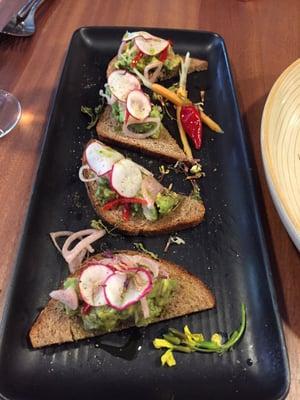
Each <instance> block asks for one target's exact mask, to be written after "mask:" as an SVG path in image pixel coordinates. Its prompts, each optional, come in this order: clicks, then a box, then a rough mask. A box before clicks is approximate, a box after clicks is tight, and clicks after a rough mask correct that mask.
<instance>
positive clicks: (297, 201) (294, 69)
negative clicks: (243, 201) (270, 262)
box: [261, 59, 300, 251]
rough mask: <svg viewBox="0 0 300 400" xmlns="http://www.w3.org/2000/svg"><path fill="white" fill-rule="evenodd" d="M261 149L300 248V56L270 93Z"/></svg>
mask: <svg viewBox="0 0 300 400" xmlns="http://www.w3.org/2000/svg"><path fill="white" fill-rule="evenodd" d="M261 151H262V157H263V164H264V169H265V174H266V178H267V182H268V185H269V189H270V192H271V195H272V198H273V201H274V204H275V207H276V209H277V211H278V214H279V216H280V218H281V220H282V222H283V224H284V226H285V228H286V230H287V231H288V233H289V235H290V237H291V239H292V240H293V242H294V243H295V245H296V247H297V248H298V250H299V251H300V59H298V60H296V61H295V62H294V63H293V64H291V65H290V66H289V67H288V68H287V69H286V70H285V71H284V72H283V73H282V74H281V75H280V76H279V78H278V79H277V81H276V82H275V84H274V85H273V87H272V89H271V91H270V93H269V96H268V98H267V101H266V104H265V107H264V112H263V116H262V123H261Z"/></svg>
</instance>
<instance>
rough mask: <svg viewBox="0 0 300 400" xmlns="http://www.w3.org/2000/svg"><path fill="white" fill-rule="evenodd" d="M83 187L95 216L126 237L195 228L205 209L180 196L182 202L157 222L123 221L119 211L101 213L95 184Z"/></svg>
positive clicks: (191, 199)
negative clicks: (85, 189)
mask: <svg viewBox="0 0 300 400" xmlns="http://www.w3.org/2000/svg"><path fill="white" fill-rule="evenodd" d="M85 185H86V188H87V192H88V195H89V198H90V201H91V203H92V205H93V207H94V210H95V211H96V213H97V215H99V217H100V218H101V219H103V220H104V221H105V222H107V223H108V224H110V225H112V226H115V227H116V228H117V229H118V230H119V231H120V232H123V233H125V234H127V235H131V236H136V235H156V234H164V233H171V232H175V231H176V232H177V231H180V230H183V229H188V228H192V227H194V226H197V225H198V224H200V222H201V221H202V220H203V218H204V214H205V207H204V205H203V203H202V202H200V201H199V200H196V199H193V198H192V197H191V196H183V195H182V200H181V202H180V203H179V205H178V206H177V208H176V209H175V210H173V211H171V212H170V213H169V214H167V215H165V216H164V217H162V218H160V219H158V220H157V221H154V222H152V221H148V220H147V219H146V218H144V217H133V218H131V219H130V220H128V221H124V220H123V218H122V211H121V210H120V209H114V210H106V211H103V207H102V206H101V205H100V203H99V201H98V199H97V197H96V196H95V193H96V190H97V184H96V183H95V182H86V184H85Z"/></svg>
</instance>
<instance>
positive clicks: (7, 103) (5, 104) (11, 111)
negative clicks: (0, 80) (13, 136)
mask: <svg viewBox="0 0 300 400" xmlns="http://www.w3.org/2000/svg"><path fill="white" fill-rule="evenodd" d="M20 117H21V105H20V103H19V100H18V99H17V98H16V97H15V96H14V95H12V94H11V93H9V92H7V91H5V90H2V89H0V138H1V137H3V136H5V135H7V134H8V133H9V132H10V131H11V130H13V129H14V127H15V126H16V125H17V123H18V122H19V119H20Z"/></svg>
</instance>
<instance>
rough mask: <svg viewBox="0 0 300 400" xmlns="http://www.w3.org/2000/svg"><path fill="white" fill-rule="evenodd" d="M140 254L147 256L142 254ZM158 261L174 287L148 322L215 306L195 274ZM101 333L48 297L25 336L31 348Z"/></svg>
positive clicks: (125, 327) (128, 323)
mask: <svg viewBox="0 0 300 400" xmlns="http://www.w3.org/2000/svg"><path fill="white" fill-rule="evenodd" d="M123 253H125V254H129V255H134V254H140V253H138V252H134V251H123ZM143 256H145V257H148V256H147V255H144V254H143ZM102 257H103V256H102V255H101V254H99V255H97V256H93V259H94V258H98V259H101V258H102ZM86 263H87V261H86V262H85V263H83V264H82V268H85V266H86ZM159 263H160V266H161V268H162V269H163V270H164V271H166V272H167V273H168V274H169V277H170V278H171V279H176V281H177V288H176V290H175V293H174V295H173V297H172V298H171V300H170V303H169V304H168V306H167V307H166V309H165V310H164V311H163V313H162V314H161V315H160V317H159V318H156V319H155V320H154V321H153V322H151V323H155V322H159V321H164V320H168V319H171V318H175V317H180V316H184V315H187V314H191V313H195V312H199V311H204V310H208V309H211V308H213V307H214V306H215V298H214V295H213V294H212V292H211V291H210V289H208V287H207V286H206V285H205V284H204V283H203V282H202V281H201V280H200V279H199V278H198V277H196V276H194V275H192V274H190V273H189V272H188V271H186V270H185V269H183V268H182V267H180V266H178V265H176V264H174V263H172V262H169V261H166V260H159ZM133 326H134V323H132V322H128V321H125V322H124V323H123V324H122V325H120V326H119V327H118V329H114V330H112V332H115V331H120V330H123V329H127V328H130V327H133ZM105 333H107V332H104V331H99V330H94V331H87V330H85V329H84V328H83V325H82V322H81V320H80V318H79V317H74V316H73V317H70V316H68V315H67V314H66V313H65V311H64V309H63V306H62V304H61V303H59V302H58V301H57V300H53V299H51V300H50V301H49V302H48V304H47V305H46V307H45V308H44V309H43V310H42V312H41V313H40V314H39V316H38V317H37V319H36V321H35V322H34V324H33V326H32V328H31V330H30V332H29V339H30V342H31V344H32V346H33V347H34V348H39V347H44V346H49V345H53V344H61V343H66V342H74V341H77V340H81V339H86V338H91V337H95V336H100V335H103V334H105Z"/></svg>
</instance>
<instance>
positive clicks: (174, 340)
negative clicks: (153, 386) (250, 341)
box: [153, 304, 246, 367]
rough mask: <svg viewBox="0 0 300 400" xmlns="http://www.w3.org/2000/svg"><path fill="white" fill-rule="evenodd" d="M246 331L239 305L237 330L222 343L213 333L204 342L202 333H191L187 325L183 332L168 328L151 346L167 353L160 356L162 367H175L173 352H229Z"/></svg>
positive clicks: (219, 337)
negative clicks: (239, 315) (239, 318)
mask: <svg viewBox="0 0 300 400" xmlns="http://www.w3.org/2000/svg"><path fill="white" fill-rule="evenodd" d="M245 330H246V307H245V304H242V305H241V323H240V326H239V328H238V329H237V330H235V331H233V332H232V334H231V335H230V337H229V339H228V340H227V341H226V342H224V343H222V336H221V335H220V334H219V333H214V334H213V335H212V336H211V339H210V340H205V338H204V336H203V334H202V333H192V332H191V331H190V329H189V327H188V326H187V325H185V327H184V329H183V332H180V331H178V330H177V329H174V328H169V331H168V333H166V334H164V335H163V338H156V339H154V340H153V345H154V347H155V348H156V349H162V348H165V349H167V351H166V352H165V353H164V354H163V355H162V356H161V363H162V365H167V366H169V367H173V366H174V365H176V360H175V357H174V354H173V352H174V351H179V352H181V353H194V352H200V353H218V354H223V353H225V352H226V351H228V350H230V349H231V348H232V347H233V346H234V345H235V344H236V343H237V342H238V341H239V340H240V339H241V337H242V336H243V334H244V332H245Z"/></svg>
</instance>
